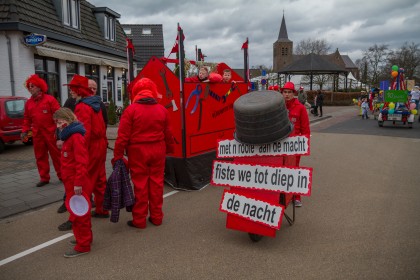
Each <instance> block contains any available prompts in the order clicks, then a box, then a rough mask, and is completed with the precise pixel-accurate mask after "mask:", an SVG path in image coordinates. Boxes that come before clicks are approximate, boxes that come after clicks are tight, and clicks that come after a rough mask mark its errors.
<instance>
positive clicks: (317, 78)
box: [301, 75, 333, 90]
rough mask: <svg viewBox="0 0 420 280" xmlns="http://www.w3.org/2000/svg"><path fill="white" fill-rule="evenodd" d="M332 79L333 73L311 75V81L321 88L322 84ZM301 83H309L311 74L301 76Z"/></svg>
mask: <svg viewBox="0 0 420 280" xmlns="http://www.w3.org/2000/svg"><path fill="white" fill-rule="evenodd" d="M332 80H333V75H313V77H312V83H313V84H315V85H317V86H318V87H319V89H321V90H322V89H323V88H324V86H325V85H326V84H328V83H330V82H331V81H332ZM301 83H302V84H308V85H309V84H310V83H311V76H310V75H305V76H303V77H302V80H301Z"/></svg>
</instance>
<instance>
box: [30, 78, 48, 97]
mask: <svg viewBox="0 0 420 280" xmlns="http://www.w3.org/2000/svg"><path fill="white" fill-rule="evenodd" d="M29 84H33V85H34V86H36V87H39V88H40V89H41V91H42V92H45V93H46V92H47V91H48V85H47V83H46V82H45V81H44V79H41V78H40V77H39V76H38V75H37V74H33V75H31V76H29V77H28V79H27V80H26V82H25V86H26V88H29Z"/></svg>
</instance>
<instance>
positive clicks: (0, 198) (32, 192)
mask: <svg viewBox="0 0 420 280" xmlns="http://www.w3.org/2000/svg"><path fill="white" fill-rule="evenodd" d="M353 110H354V112H356V111H357V109H355V107H324V112H325V113H324V116H323V117H322V118H318V117H315V116H312V115H310V121H311V123H314V122H318V121H321V120H324V119H327V118H331V117H332V116H335V115H336V116H337V117H338V116H340V115H342V114H343V112H344V113H345V112H351V111H353ZM117 130H118V127H117V126H110V127H108V129H107V136H108V139H109V147H110V148H113V147H114V144H115V139H116V135H117ZM112 156H113V151H112V150H111V149H108V153H107V161H106V171H107V174H108V175H109V174H111V172H112V167H111V164H110V160H111V158H112ZM50 166H51V170H50V174H51V181H50V184H48V185H46V186H44V187H42V188H37V187H35V185H36V183H37V182H39V175H38V170H37V168H36V164H35V158H34V153H33V148H32V146H25V145H22V143H20V142H17V143H15V144H12V145H8V146H7V147H6V149H5V151H4V152H3V153H2V154H1V155H0V219H2V218H5V217H8V216H11V215H14V214H18V213H21V212H24V211H28V210H31V209H36V208H38V207H41V206H44V205H47V204H50V203H54V202H58V201H60V200H62V197H63V194H64V187H63V185H62V183H61V182H60V181H59V180H58V178H57V176H56V174H55V172H54V168H53V167H52V164H50Z"/></svg>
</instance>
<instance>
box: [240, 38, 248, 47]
mask: <svg viewBox="0 0 420 280" xmlns="http://www.w3.org/2000/svg"><path fill="white" fill-rule="evenodd" d="M243 49H248V38H246V41H245V43H243V44H242V48H241V50H243Z"/></svg>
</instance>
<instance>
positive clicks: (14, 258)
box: [0, 233, 73, 266]
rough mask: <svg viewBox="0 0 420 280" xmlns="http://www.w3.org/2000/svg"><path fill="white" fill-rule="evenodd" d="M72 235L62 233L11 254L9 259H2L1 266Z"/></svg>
mask: <svg viewBox="0 0 420 280" xmlns="http://www.w3.org/2000/svg"><path fill="white" fill-rule="evenodd" d="M70 236H73V233H67V234H64V235H62V236H60V237H57V238H54V239H53V240H50V241H47V242H45V243H42V244H40V245H38V246H35V247H33V248H31V249H28V250H26V251H23V252H21V253H19V254H16V255H14V256H11V257H9V258H7V259H4V260H1V261H0V266H2V265H5V264H7V263H9V262H12V261H14V260H17V259H19V258H22V257H24V256H26V255H29V254H31V253H33V252H36V251H38V250H41V249H43V248H45V247H48V246H50V245H52V244H54V243H57V242H60V241H61V240H64V239H66V238H69V237H70Z"/></svg>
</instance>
